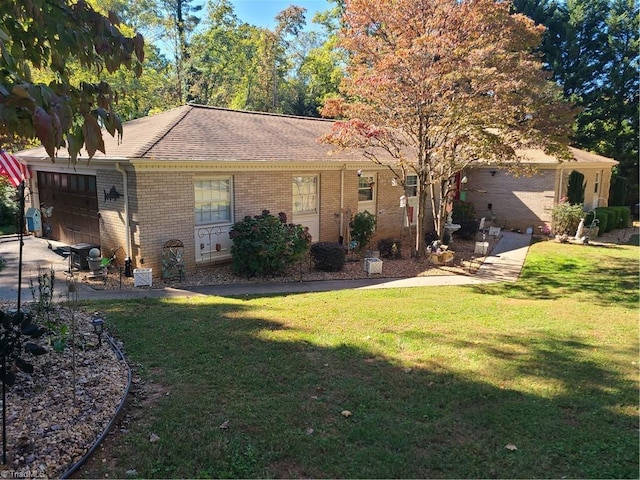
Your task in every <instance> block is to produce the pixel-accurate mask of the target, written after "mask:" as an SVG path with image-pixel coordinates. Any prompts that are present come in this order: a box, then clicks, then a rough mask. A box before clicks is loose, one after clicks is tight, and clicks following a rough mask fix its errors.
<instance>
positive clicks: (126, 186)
mask: <svg viewBox="0 0 640 480" xmlns="http://www.w3.org/2000/svg"><path fill="white" fill-rule="evenodd" d="M116 170H117V171H118V172H120V173H121V174H122V182H123V183H124V229H125V232H126V234H127V258H126V259H125V263H126V261H127V260H129V261H131V225H130V222H129V182H128V178H127V171H126V170H125V169H124V168H122V165H120V162H116Z"/></svg>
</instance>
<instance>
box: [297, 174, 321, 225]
mask: <svg viewBox="0 0 640 480" xmlns="http://www.w3.org/2000/svg"><path fill="white" fill-rule="evenodd" d="M315 213H318V177H317V175H310V176H303V177H293V214H294V215H305V214H315Z"/></svg>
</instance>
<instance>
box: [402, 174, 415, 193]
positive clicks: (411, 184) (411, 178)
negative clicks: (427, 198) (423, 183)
mask: <svg viewBox="0 0 640 480" xmlns="http://www.w3.org/2000/svg"><path fill="white" fill-rule="evenodd" d="M405 191H406V192H407V193H406V195H407V197H417V196H418V175H407V180H406V182H405Z"/></svg>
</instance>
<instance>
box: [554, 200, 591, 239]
mask: <svg viewBox="0 0 640 480" xmlns="http://www.w3.org/2000/svg"><path fill="white" fill-rule="evenodd" d="M583 216H584V211H583V210H582V205H570V204H569V203H567V202H562V203H559V204H558V205H555V206H554V207H553V210H552V212H551V222H552V226H551V229H552V230H553V233H555V234H556V235H575V233H576V230H578V225H579V224H580V220H581V219H582V217H583Z"/></svg>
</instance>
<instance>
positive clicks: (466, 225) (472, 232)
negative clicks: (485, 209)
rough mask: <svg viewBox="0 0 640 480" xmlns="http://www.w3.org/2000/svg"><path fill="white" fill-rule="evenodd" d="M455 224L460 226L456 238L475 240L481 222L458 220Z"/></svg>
mask: <svg viewBox="0 0 640 480" xmlns="http://www.w3.org/2000/svg"><path fill="white" fill-rule="evenodd" d="M454 223H457V224H458V225H460V229H459V230H457V231H455V232H454V234H455V235H456V237H460V238H463V239H465V240H469V239H472V238H475V236H476V233H478V230H479V229H480V222H478V221H477V220H476V219H475V218H467V219H464V220H457V221H455V222H454Z"/></svg>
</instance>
